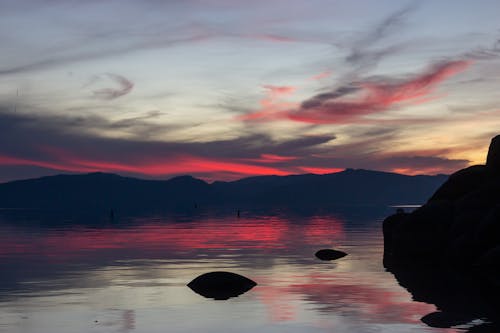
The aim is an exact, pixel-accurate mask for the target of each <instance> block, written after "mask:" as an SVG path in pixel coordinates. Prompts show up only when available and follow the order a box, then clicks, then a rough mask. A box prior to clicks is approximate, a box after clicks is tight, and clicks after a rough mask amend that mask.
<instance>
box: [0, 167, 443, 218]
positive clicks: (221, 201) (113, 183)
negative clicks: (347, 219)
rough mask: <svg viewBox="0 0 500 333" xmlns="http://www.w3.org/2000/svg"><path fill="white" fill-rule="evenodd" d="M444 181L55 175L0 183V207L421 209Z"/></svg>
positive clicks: (382, 175)
mask: <svg viewBox="0 0 500 333" xmlns="http://www.w3.org/2000/svg"><path fill="white" fill-rule="evenodd" d="M446 179H447V176H445V175H437V176H406V175H400V174H395V173H388V172H379V171H370V170H361V169H358V170H354V169H346V170H345V171H342V172H339V173H332V174H326V175H313V174H305V175H291V176H259V177H249V178H244V179H240V180H237V181H232V182H214V183H212V184H208V183H206V182H204V181H203V180H200V179H196V178H193V177H191V176H181V177H175V178H172V179H170V180H143V179H137V178H129V177H122V176H118V175H114V174H107V173H100V172H97V173H90V174H84V175H58V176H50V177H42V178H38V179H28V180H19V181H13V182H9V183H4V184H0V208H13V209H49V210H68V209H71V210H81V209H85V210H102V209H105V210H109V209H128V210H134V209H153V208H154V209H173V208H179V207H180V208H182V207H195V206H199V205H204V206H206V205H210V206H217V205H236V204H238V205H240V206H247V207H259V206H269V205H318V206H322V205H328V206H335V205H359V204H365V205H376V204H384V205H388V204H420V203H423V202H424V201H425V199H426V198H428V197H429V196H430V194H432V193H433V192H434V191H435V190H436V189H437V188H438V187H439V186H440V185H441V184H442V183H443V182H444V181H446Z"/></svg>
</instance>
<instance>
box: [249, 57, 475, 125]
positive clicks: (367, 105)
mask: <svg viewBox="0 0 500 333" xmlns="http://www.w3.org/2000/svg"><path fill="white" fill-rule="evenodd" d="M471 63H472V62H471V61H467V60H457V61H448V62H444V63H440V64H437V65H434V66H433V67H431V68H430V69H429V70H428V71H426V72H425V73H423V74H420V75H418V76H416V77H414V78H412V79H408V80H404V81H397V82H394V81H391V80H387V79H386V80H380V81H365V82H357V83H355V85H354V86H353V87H342V88H339V89H337V90H334V91H331V92H327V93H322V94H319V95H316V96H313V97H312V98H310V99H308V100H306V101H304V102H302V105H301V106H300V107H295V108H294V107H293V103H275V101H274V98H272V97H275V96H283V95H284V94H286V92H279V91H278V92H274V90H272V92H271V94H270V97H271V98H270V99H269V100H266V102H269V105H265V106H266V107H263V108H261V109H260V110H258V111H256V112H252V113H250V114H247V115H245V116H243V117H240V119H241V120H249V121H252V120H253V121H255V120H292V121H297V122H304V123H311V124H345V123H350V122H353V121H357V120H358V119H359V118H361V117H363V116H366V115H370V114H375V113H380V112H384V111H387V110H389V109H390V108H391V107H394V106H397V105H401V104H403V103H406V104H413V105H415V104H421V103H424V102H427V101H428V100H430V99H432V98H434V97H433V96H431V94H432V93H433V91H434V89H435V88H436V87H437V86H438V85H439V84H440V83H442V82H443V81H445V80H446V79H448V78H450V77H452V76H454V75H456V74H458V73H460V72H463V71H464V70H466V69H467V68H468V67H469V66H470V65H471ZM346 96H350V97H346ZM263 106H264V105H263Z"/></svg>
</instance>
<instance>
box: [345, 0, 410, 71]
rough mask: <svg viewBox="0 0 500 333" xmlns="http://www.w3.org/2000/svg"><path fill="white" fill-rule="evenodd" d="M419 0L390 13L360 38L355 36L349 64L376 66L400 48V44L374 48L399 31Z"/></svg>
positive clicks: (347, 58)
mask: <svg viewBox="0 0 500 333" xmlns="http://www.w3.org/2000/svg"><path fill="white" fill-rule="evenodd" d="M416 5H417V2H412V3H410V4H408V5H407V6H405V7H403V8H402V9H400V10H398V11H396V12H394V13H392V14H390V15H388V16H387V17H385V18H384V19H383V20H382V21H380V22H379V23H378V24H377V25H375V26H374V27H372V28H371V29H369V30H368V31H367V32H366V33H365V34H363V35H361V36H360V37H359V38H355V39H354V42H353V43H352V44H351V46H350V52H349V54H348V55H347V56H346V58H345V60H346V62H347V63H348V64H351V65H354V66H356V67H358V69H357V70H359V69H360V68H365V69H366V68H367V67H370V66H375V65H376V64H377V63H378V62H379V61H380V60H381V59H382V58H383V57H385V56H387V55H390V54H393V53H395V52H397V51H399V50H400V48H401V47H400V46H398V45H391V46H386V47H384V48H379V49H373V48H372V47H373V46H374V45H376V44H377V43H378V42H380V41H381V40H383V39H384V38H386V37H388V36H389V35H390V34H392V33H395V32H399V31H400V29H401V26H402V25H403V23H404V21H405V19H406V17H407V16H408V15H409V14H410V13H411V12H413V11H414V10H415V9H416Z"/></svg>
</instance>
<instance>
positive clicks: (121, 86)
mask: <svg viewBox="0 0 500 333" xmlns="http://www.w3.org/2000/svg"><path fill="white" fill-rule="evenodd" d="M104 76H105V77H107V78H108V79H110V80H111V81H113V82H114V83H115V84H116V85H117V86H118V87H117V88H101V89H97V90H94V91H93V92H92V93H93V94H94V96H95V97H97V98H100V99H106V100H110V99H116V98H118V97H121V96H124V95H126V94H128V93H130V92H131V91H132V88H133V87H134V84H133V83H132V82H130V81H129V80H128V79H126V78H125V77H123V76H121V75H117V74H111V73H107V74H104Z"/></svg>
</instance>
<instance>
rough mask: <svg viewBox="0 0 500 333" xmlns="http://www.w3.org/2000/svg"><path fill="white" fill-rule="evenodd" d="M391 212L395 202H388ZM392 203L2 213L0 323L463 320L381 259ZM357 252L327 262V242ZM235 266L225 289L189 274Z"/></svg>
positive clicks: (86, 326)
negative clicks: (232, 290) (242, 288)
mask: <svg viewBox="0 0 500 333" xmlns="http://www.w3.org/2000/svg"><path fill="white" fill-rule="evenodd" d="M389 212H390V211H389ZM387 213H388V211H387V210H386V209H379V210H367V209H361V208H359V209H354V210H349V211H339V212H306V213H304V212H302V213H290V212H284V211H271V212H264V213H263V212H261V213H255V212H247V211H242V213H241V218H236V216H235V214H233V213H220V212H218V213H215V212H205V213H199V214H195V215H182V214H180V215H169V216H154V215H153V216H151V215H150V216H143V217H118V218H116V219H115V220H113V221H106V219H105V218H102V217H99V216H97V217H92V216H90V217H83V218H78V219H75V218H74V217H69V218H68V217H61V216H54V215H48V216H45V215H43V214H40V213H37V212H9V213H8V214H3V213H2V214H0V267H1V278H0V282H1V286H0V332H2V333H3V332H6V333H7V332H8V333H16V332H23V333H28V332H33V333H59V332H61V333H63V332H64V333H70V332H86V333H87V332H148V333H149V332H218V333H220V332H287V333H288V332H337V333H342V332H357V333H363V332H366V333H372V332H455V331H456V330H455V329H438V328H430V327H428V326H427V325H425V324H424V323H422V322H421V321H420V318H421V317H423V316H424V315H426V314H428V313H431V312H434V311H436V307H435V306H434V305H433V304H427V303H423V302H415V301H412V295H411V294H410V293H409V292H408V291H407V290H406V289H405V288H403V287H401V286H400V285H399V284H398V282H397V280H396V279H395V278H394V276H393V275H392V274H391V273H389V272H386V271H385V270H384V268H383V266H382V253H383V239H382V233H381V221H382V219H383V217H384V216H385V215H386V214H387ZM330 247H333V248H335V249H339V250H342V251H344V252H347V253H348V254H349V255H348V256H347V257H344V258H342V259H339V260H338V261H334V262H322V261H320V260H318V259H316V258H315V257H314V253H315V251H317V250H318V249H321V248H330ZM214 270H227V271H232V272H235V273H239V274H242V275H244V276H247V277H249V278H251V279H253V280H254V281H256V282H257V283H258V285H257V286H256V287H254V288H253V289H252V290H250V291H248V292H247V293H245V294H243V295H240V296H239V297H236V298H231V299H229V300H227V301H215V300H211V299H206V298H203V297H202V296H200V295H198V294H196V293H194V292H193V291H192V290H191V289H189V288H188V287H187V286H186V284H187V283H188V282H189V281H191V280H192V279H193V278H195V277H196V276H198V275H200V274H202V273H205V272H209V271H214Z"/></svg>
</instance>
